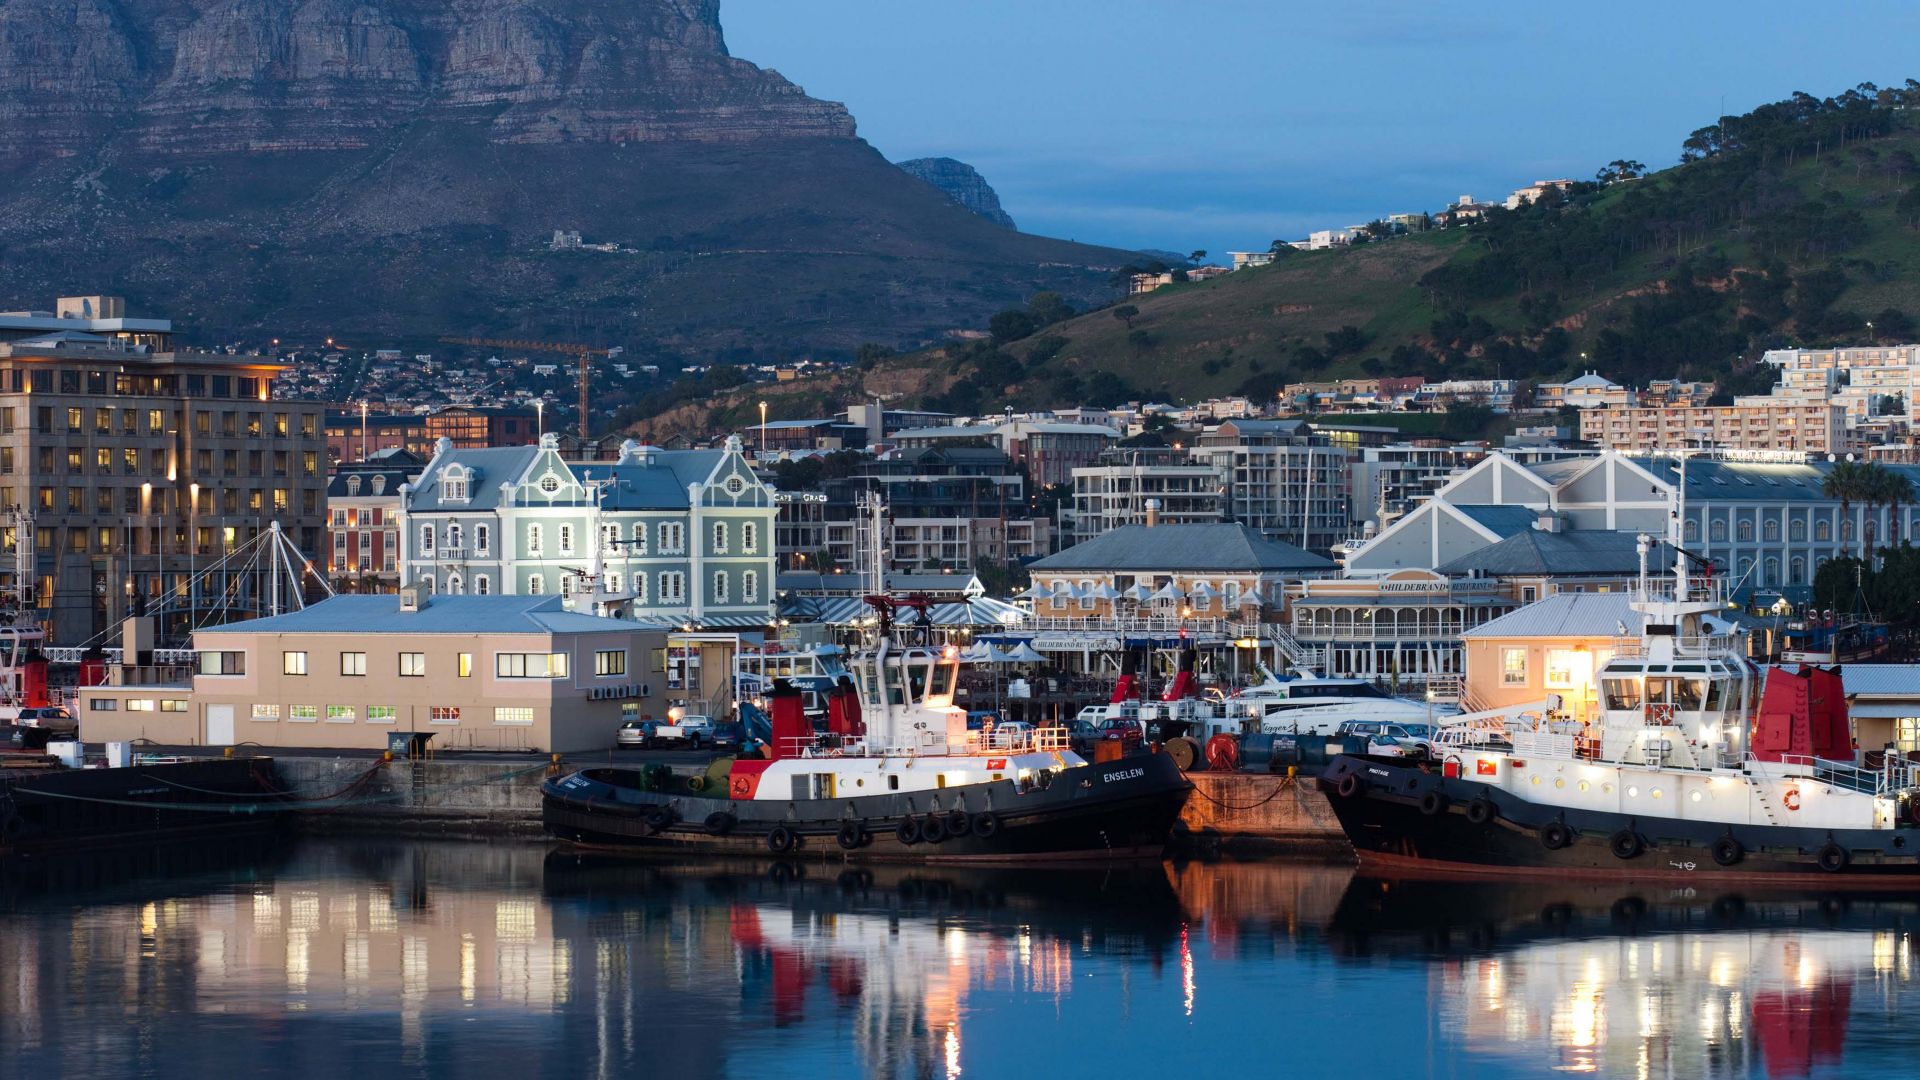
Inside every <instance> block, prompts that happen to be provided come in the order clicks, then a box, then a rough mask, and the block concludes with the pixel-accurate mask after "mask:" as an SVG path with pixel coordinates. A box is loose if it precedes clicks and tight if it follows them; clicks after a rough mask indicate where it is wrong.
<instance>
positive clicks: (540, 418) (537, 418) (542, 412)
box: [533, 398, 547, 437]
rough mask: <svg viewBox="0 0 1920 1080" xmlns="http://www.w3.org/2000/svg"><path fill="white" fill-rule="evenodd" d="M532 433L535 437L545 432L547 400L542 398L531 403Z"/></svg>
mask: <svg viewBox="0 0 1920 1080" xmlns="http://www.w3.org/2000/svg"><path fill="white" fill-rule="evenodd" d="M533 433H534V435H535V436H536V437H537V436H541V435H545V434H546V433H547V402H546V399H544V398H542V399H541V400H539V401H536V402H534V403H533Z"/></svg>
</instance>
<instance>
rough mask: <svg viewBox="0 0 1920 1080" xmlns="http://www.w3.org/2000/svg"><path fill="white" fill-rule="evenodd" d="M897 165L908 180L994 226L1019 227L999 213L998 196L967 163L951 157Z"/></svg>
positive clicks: (921, 159) (1002, 213) (919, 160)
mask: <svg viewBox="0 0 1920 1080" xmlns="http://www.w3.org/2000/svg"><path fill="white" fill-rule="evenodd" d="M896 164H898V165H899V166H900V168H901V169H903V170H905V171H906V173H907V174H908V175H909V176H912V177H915V178H916V179H919V180H922V181H924V182H926V183H929V184H932V185H933V186H934V187H937V188H939V189H940V190H941V191H944V192H946V193H947V195H948V196H949V197H950V198H952V199H953V201H954V202H957V203H959V204H960V205H961V206H964V207H966V208H967V209H969V210H971V211H973V212H974V213H976V214H978V215H980V216H981V217H983V218H986V219H987V220H988V221H991V222H993V223H994V224H995V225H999V226H1001V227H1002V228H1007V229H1014V228H1018V227H1019V226H1017V225H1015V224H1014V223H1013V218H1011V217H1009V216H1007V212H1006V211H1005V210H1002V209H1000V196H999V195H998V194H997V193H996V192H995V191H994V190H993V187H992V186H991V185H989V184H988V183H987V178H986V177H984V176H981V175H980V171H979V170H978V169H975V168H974V167H973V166H971V165H969V164H967V163H966V162H964V161H955V160H954V159H952V158H950V157H934V158H914V159H913V160H911V161H901V162H896Z"/></svg>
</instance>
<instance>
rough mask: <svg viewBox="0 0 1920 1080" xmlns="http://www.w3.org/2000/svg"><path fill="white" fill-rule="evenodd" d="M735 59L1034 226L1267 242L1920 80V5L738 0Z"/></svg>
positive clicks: (1666, 156)
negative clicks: (1795, 104) (943, 170)
mask: <svg viewBox="0 0 1920 1080" xmlns="http://www.w3.org/2000/svg"><path fill="white" fill-rule="evenodd" d="M721 18H722V21H723V23H724V24H725V27H726V32H727V40H728V44H729V47H730V48H731V49H732V51H733V53H734V55H736V56H739V57H741V58H743V59H746V60H751V61H753V62H754V63H757V64H761V65H763V66H766V67H772V68H775V69H777V70H779V71H780V72H781V73H782V74H783V75H785V76H787V77H788V78H789V79H792V80H793V81H794V82H796V83H799V84H800V85H801V86H803V87H805V88H806V90H807V91H808V92H809V93H810V94H813V95H814V96H816V97H823V98H828V99H831V100H837V101H843V102H845V103H846V104H847V106H848V108H849V109H851V110H852V112H853V115H854V117H855V118H856V119H857V120H858V121H859V125H860V133H861V135H862V136H863V137H864V138H866V139H867V141H868V142H871V143H872V144H873V145H874V146H875V147H877V148H878V149H879V150H880V152H881V153H883V154H885V155H886V156H887V157H888V158H890V159H892V160H895V161H899V160H904V159H906V158H912V157H926V156H940V155H944V156H949V157H956V158H959V159H961V160H963V161H966V162H969V163H971V164H972V165H974V166H975V167H976V168H978V169H979V170H980V171H981V172H982V173H983V174H985V176H986V178H987V180H988V182H989V183H991V184H992V185H993V186H994V188H995V189H996V190H997V191H998V192H999V193H1000V197H1001V201H1002V202H1003V203H1004V204H1005V206H1006V208H1007V211H1008V213H1010V214H1012V215H1013V217H1014V219H1015V220H1016V221H1017V222H1019V224H1020V227H1021V228H1022V229H1025V230H1026V231H1028V232H1037V233H1043V234H1047V235H1051V236H1061V237H1070V238H1074V239H1078V240H1084V241H1090V242H1097V243H1104V244H1113V245H1116V246H1120V247H1129V248H1164V249H1169V250H1179V251H1188V250H1191V249H1193V248H1206V249H1207V250H1209V251H1211V252H1214V253H1216V254H1217V253H1219V252H1223V251H1226V250H1229V249H1234V250H1238V249H1243V248H1265V247H1266V246H1267V244H1268V243H1270V242H1271V241H1273V240H1274V239H1276V238H1287V239H1293V238H1298V237H1301V236H1304V235H1305V234H1306V232H1307V231H1308V230H1310V229H1315V228H1327V227H1338V226H1342V225H1348V224H1356V223H1360V222H1364V221H1368V220H1371V219H1373V218H1377V217H1380V216H1382V215H1384V214H1387V213H1394V212H1400V211H1409V212H1411V211H1418V210H1434V209H1439V208H1440V207H1442V206H1444V205H1445V204H1446V203H1447V202H1449V201H1451V200H1453V199H1455V198H1457V197H1458V196H1460V195H1462V194H1472V195H1474V196H1476V197H1478V198H1481V199H1490V198H1494V197H1502V198H1503V197H1505V195H1506V194H1507V192H1509V191H1511V190H1512V189H1513V188H1515V187H1519V186H1521V185H1523V184H1525V183H1528V182H1530V181H1532V180H1535V179H1543V178H1549V177H1559V176H1571V177H1576V178H1587V177H1591V176H1592V175H1593V172H1594V170H1595V169H1597V168H1598V167H1599V166H1601V165H1602V164H1604V163H1606V162H1607V161H1609V160H1612V159H1613V158H1617V157H1626V158H1637V159H1638V160H1640V161H1644V162H1646V163H1647V164H1649V165H1653V166H1656V167H1660V166H1666V165H1670V164H1672V163H1673V162H1674V160H1675V159H1676V158H1677V157H1678V155H1679V150H1680V141H1681V140H1682V139H1683V138H1685V137H1686V135H1687V133H1688V132H1690V131H1692V130H1693V129H1694V128H1697V127H1701V126H1703V125H1705V124H1709V123H1712V122H1713V120H1714V119H1715V118H1716V117H1717V116H1719V115H1720V108H1721V101H1722V100H1723V98H1724V100H1725V102H1726V111H1727V112H1730V113H1733V112H1744V111H1746V110H1747V109H1749V108H1751V107H1752V106H1754V105H1756V104H1759V103H1761V102H1764V101H1771V100H1776V99H1778V98H1782V97H1785V96H1787V95H1788V94H1790V93H1792V92H1793V91H1795V90H1805V91H1807V92H1809V93H1812V94H1816V95H1820V96H1826V95H1829V94H1833V93H1837V92H1839V91H1840V90H1842V89H1844V88H1845V87H1848V86H1852V85H1854V84H1856V83H1859V82H1861V81H1871V82H1875V83H1879V84H1882V85H1885V84H1889V83H1900V82H1902V81H1904V80H1905V79H1906V78H1907V77H1908V76H1910V75H1911V76H1915V77H1920V58H1917V57H1915V56H1914V54H1913V50H1912V47H1911V46H1912V43H1913V42H1914V41H1915V40H1916V39H1917V37H1920V35H1917V34H1916V31H1917V30H1920V5H1916V4H1913V3H1910V2H1909V3H1887V2H1878V0H1848V2H1845V3H1840V4H1806V3H1804V2H1802V3H1792V4H1789V3H1778V2H1774V0H1746V2H1740V3H1720V2H1716V3H1693V2H1687V0H1660V2H1657V3H1655V2H1647V0H1620V2H1616V3H1601V4H1573V5H1569V4H1551V3H1548V4H1543V3H1540V2H1538V0H1530V2H1527V3H1509V2H1504V0H1501V2H1481V3H1473V4H1439V3H1412V2H1392V0H1338V2H1335V3H1310V2H1304V0H1206V2H1196V0H723V2H722V5H721Z"/></svg>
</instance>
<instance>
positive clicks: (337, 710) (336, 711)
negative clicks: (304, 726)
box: [327, 705, 359, 724]
mask: <svg viewBox="0 0 1920 1080" xmlns="http://www.w3.org/2000/svg"><path fill="white" fill-rule="evenodd" d="M357 719H359V716H358V715H356V710H355V709H354V707H353V706H351V705H329V706H327V723H329V724H351V723H353V722H354V721H355V720H357Z"/></svg>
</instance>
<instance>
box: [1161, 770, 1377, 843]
mask: <svg viewBox="0 0 1920 1080" xmlns="http://www.w3.org/2000/svg"><path fill="white" fill-rule="evenodd" d="M1187 779H1189V780H1192V781H1193V795H1192V796H1191V797H1189V798H1188V799H1187V805H1186V808H1185V809H1184V810H1182V811H1181V812H1180V824H1181V825H1182V826H1184V828H1183V829H1181V830H1179V831H1180V835H1179V836H1178V837H1177V838H1176V840H1177V842H1178V845H1179V846H1181V847H1184V848H1187V849H1188V850H1191V851H1193V852H1194V853H1196V854H1200V855H1242V854H1244V855H1258V854H1297V855H1318V856H1323V857H1328V858H1351V857H1352V854H1353V848H1352V847H1351V846H1350V845H1349V844H1348V843H1347V838H1346V834H1345V833H1343V832H1341V831H1340V823H1339V821H1338V820H1337V819H1336V818H1335V817H1334V816H1333V808H1332V807H1331V806H1330V805H1328V803H1327V797H1326V796H1325V795H1323V794H1321V792H1320V789H1319V787H1318V786H1317V785H1315V783H1314V782H1313V778H1312V777H1308V776H1301V777H1289V776H1284V775H1274V774H1271V773H1249V772H1233V773H1216V772H1197V773H1189V774H1188V775H1187Z"/></svg>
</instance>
